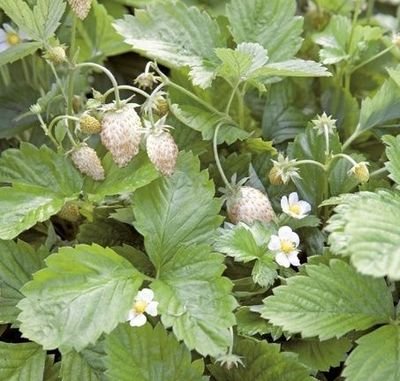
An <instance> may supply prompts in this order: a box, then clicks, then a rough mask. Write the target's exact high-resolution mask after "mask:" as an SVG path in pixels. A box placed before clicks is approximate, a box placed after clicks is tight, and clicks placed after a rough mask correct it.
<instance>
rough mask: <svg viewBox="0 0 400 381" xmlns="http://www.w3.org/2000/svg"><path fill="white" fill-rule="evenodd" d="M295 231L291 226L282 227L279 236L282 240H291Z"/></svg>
mask: <svg viewBox="0 0 400 381" xmlns="http://www.w3.org/2000/svg"><path fill="white" fill-rule="evenodd" d="M292 234H293V230H292V229H291V228H290V227H289V226H282V227H280V228H279V230H278V236H279V239H280V240H290V237H291V235H292Z"/></svg>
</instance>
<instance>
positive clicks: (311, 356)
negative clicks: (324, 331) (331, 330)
mask: <svg viewBox="0 0 400 381" xmlns="http://www.w3.org/2000/svg"><path fill="white" fill-rule="evenodd" d="M351 347H352V344H351V341H350V340H349V339H348V338H346V337H342V338H340V339H330V340H326V341H319V340H317V339H309V340H291V341H288V342H286V343H284V344H283V348H284V349H285V351H289V352H294V353H297V354H298V355H299V360H300V361H301V362H302V363H303V364H305V365H307V366H308V367H310V368H311V369H317V370H322V371H329V368H330V367H337V366H339V365H340V363H341V362H342V361H343V360H344V359H345V357H346V353H347V352H348V351H349V350H350V349H351Z"/></svg>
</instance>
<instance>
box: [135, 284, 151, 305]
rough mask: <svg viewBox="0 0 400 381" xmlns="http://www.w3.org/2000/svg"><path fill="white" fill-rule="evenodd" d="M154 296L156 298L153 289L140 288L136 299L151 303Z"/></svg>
mask: <svg viewBox="0 0 400 381" xmlns="http://www.w3.org/2000/svg"><path fill="white" fill-rule="evenodd" d="M153 298H154V292H153V290H150V288H144V289H143V290H140V291H139V292H138V294H137V295H136V298H135V300H143V301H144V302H146V303H150V302H151V301H152V300H153Z"/></svg>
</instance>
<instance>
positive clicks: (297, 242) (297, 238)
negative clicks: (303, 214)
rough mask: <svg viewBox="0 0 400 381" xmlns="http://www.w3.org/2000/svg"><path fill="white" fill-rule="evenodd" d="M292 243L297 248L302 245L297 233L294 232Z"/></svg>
mask: <svg viewBox="0 0 400 381" xmlns="http://www.w3.org/2000/svg"><path fill="white" fill-rule="evenodd" d="M290 241H291V242H293V243H294V247H297V246H299V244H300V238H299V236H298V235H297V234H296V233H295V232H292V234H291V237H290Z"/></svg>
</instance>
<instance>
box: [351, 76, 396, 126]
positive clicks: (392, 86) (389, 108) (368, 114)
mask: <svg viewBox="0 0 400 381" xmlns="http://www.w3.org/2000/svg"><path fill="white" fill-rule="evenodd" d="M399 117H400V87H399V86H398V85H397V83H396V82H395V81H393V79H392V78H388V79H387V80H386V81H385V82H384V83H383V85H382V86H381V87H380V89H379V90H378V91H377V92H376V93H375V94H374V96H373V97H371V98H366V99H364V100H363V101H362V103H361V110H360V121H359V126H358V129H359V131H366V130H369V129H371V128H373V127H375V126H378V125H380V124H382V123H385V122H388V121H390V120H394V119H397V118H399Z"/></svg>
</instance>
